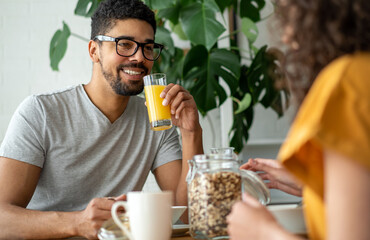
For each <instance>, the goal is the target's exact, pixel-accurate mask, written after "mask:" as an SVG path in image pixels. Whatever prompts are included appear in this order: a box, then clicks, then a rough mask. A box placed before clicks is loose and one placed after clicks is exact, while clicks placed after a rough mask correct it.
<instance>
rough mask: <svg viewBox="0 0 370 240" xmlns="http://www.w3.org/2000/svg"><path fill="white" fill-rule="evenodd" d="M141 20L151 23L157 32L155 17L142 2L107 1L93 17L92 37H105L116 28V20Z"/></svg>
mask: <svg viewBox="0 0 370 240" xmlns="http://www.w3.org/2000/svg"><path fill="white" fill-rule="evenodd" d="M130 18H134V19H140V20H143V21H146V22H147V23H149V24H150V25H151V26H152V27H153V30H154V33H155V32H156V21H155V15H154V12H153V11H152V10H150V8H149V7H148V6H146V5H145V4H144V3H143V2H142V1H140V0H105V1H103V2H101V3H100V5H99V7H98V8H97V9H96V11H95V13H94V14H93V15H92V17H91V37H90V39H91V40H93V38H94V37H95V36H96V35H103V34H105V33H106V32H108V31H109V30H110V29H112V28H113V27H114V24H115V21H116V20H125V19H130Z"/></svg>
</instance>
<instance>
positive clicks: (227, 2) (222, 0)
mask: <svg viewBox="0 0 370 240" xmlns="http://www.w3.org/2000/svg"><path fill="white" fill-rule="evenodd" d="M216 3H217V5H218V7H219V8H220V10H221V13H223V12H224V10H225V9H226V8H227V7H230V6H231V5H232V3H233V0H216Z"/></svg>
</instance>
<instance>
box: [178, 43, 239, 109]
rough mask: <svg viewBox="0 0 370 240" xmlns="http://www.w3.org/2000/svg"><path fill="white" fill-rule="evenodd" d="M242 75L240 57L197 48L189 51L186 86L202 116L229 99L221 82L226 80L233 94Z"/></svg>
mask: <svg viewBox="0 0 370 240" xmlns="http://www.w3.org/2000/svg"><path fill="white" fill-rule="evenodd" d="M239 74H240V68H239V59H238V57H237V56H236V55H235V54H234V53H232V52H230V51H227V50H225V49H215V50H212V51H211V52H208V51H207V49H206V48H205V47H204V46H203V45H198V46H195V47H193V48H191V49H190V51H189V53H188V54H187V55H186V57H185V60H184V68H183V76H184V82H187V86H189V88H190V89H189V90H190V93H191V94H192V95H193V97H194V99H195V101H196V103H197V106H198V109H199V110H200V112H201V113H202V114H203V115H205V114H206V113H207V112H208V111H209V110H211V109H214V108H216V107H218V106H220V105H221V104H222V103H223V102H224V101H225V100H226V98H227V95H226V92H225V90H224V88H223V87H222V86H221V85H220V82H219V81H220V79H219V78H220V77H221V78H223V79H224V80H225V82H226V83H227V84H228V85H229V88H230V90H234V89H236V88H237V84H238V82H237V79H238V77H239ZM189 82H190V83H189Z"/></svg>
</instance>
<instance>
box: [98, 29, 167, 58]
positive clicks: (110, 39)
mask: <svg viewBox="0 0 370 240" xmlns="http://www.w3.org/2000/svg"><path fill="white" fill-rule="evenodd" d="M95 39H97V40H99V41H101V42H116V53H117V54H118V55H119V56H121V57H131V56H134V55H135V54H136V53H137V51H138V50H139V48H140V47H141V52H142V54H143V56H144V58H145V59H147V60H149V61H153V62H154V61H156V60H157V59H158V58H159V57H160V56H161V53H162V50H163V48H164V45H162V44H160V43H155V42H154V41H153V42H145V43H141V42H137V41H135V40H133V39H131V38H129V37H117V38H115V37H110V36H105V35H96V36H95V37H94V38H93V40H94V41H95ZM122 39H126V40H130V41H133V42H134V43H136V48H135V51H134V53H133V54H131V55H128V56H124V55H122V54H119V53H118V49H117V45H118V42H119V41H120V40H122ZM147 44H154V47H157V48H159V54H158V56H157V57H156V58H155V59H149V58H147V57H146V56H145V53H144V47H145V45H147Z"/></svg>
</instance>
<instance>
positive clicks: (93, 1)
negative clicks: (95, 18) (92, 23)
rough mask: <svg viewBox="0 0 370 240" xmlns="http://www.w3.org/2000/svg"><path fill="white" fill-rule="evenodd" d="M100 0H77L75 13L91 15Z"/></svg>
mask: <svg viewBox="0 0 370 240" xmlns="http://www.w3.org/2000/svg"><path fill="white" fill-rule="evenodd" d="M101 1H102V0H78V2H77V5H76V8H75V14H76V15H79V16H83V17H91V16H92V15H93V13H94V12H95V9H96V8H97V7H98V6H99V3H100V2H101Z"/></svg>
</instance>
